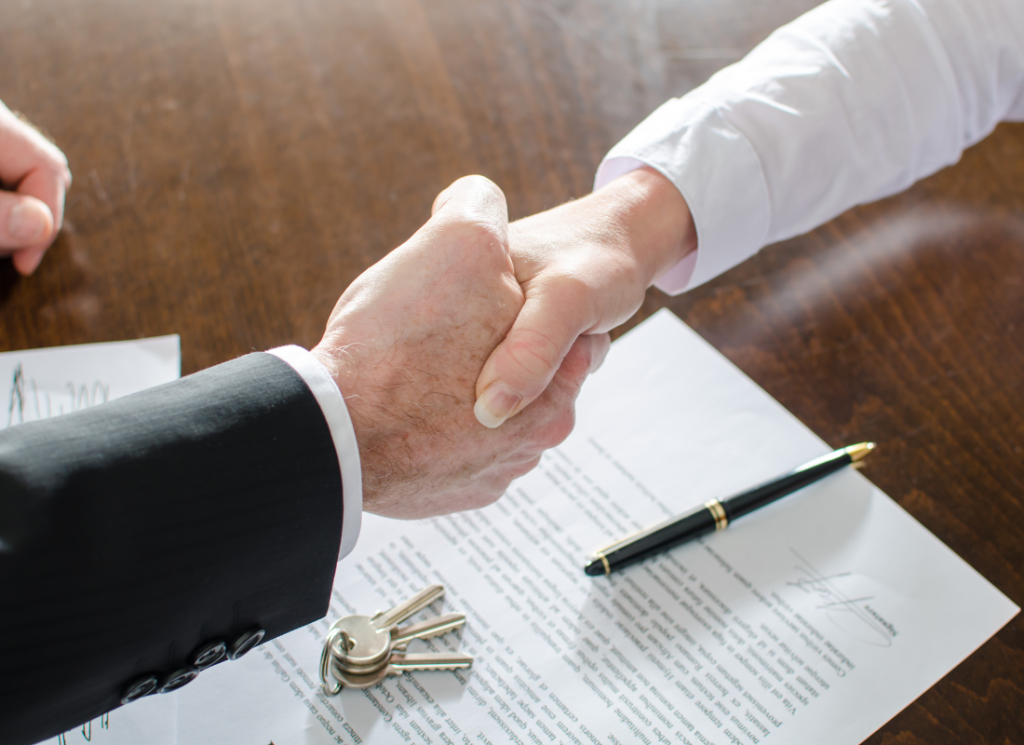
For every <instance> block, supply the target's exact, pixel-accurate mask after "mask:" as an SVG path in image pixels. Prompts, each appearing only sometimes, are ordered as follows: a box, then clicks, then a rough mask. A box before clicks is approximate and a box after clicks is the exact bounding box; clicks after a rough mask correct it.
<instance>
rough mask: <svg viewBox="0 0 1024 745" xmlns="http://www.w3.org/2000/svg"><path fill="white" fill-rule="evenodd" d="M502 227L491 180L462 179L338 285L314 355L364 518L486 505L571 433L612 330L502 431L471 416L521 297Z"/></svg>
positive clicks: (579, 347) (586, 344)
mask: <svg viewBox="0 0 1024 745" xmlns="http://www.w3.org/2000/svg"><path fill="white" fill-rule="evenodd" d="M507 224H508V212H507V208H506V206H505V197H504V195H503V194H502V193H501V191H500V190H499V189H498V188H497V187H496V186H495V185H494V184H492V183H491V182H490V181H488V180H487V179H484V178H482V177H479V176H471V177H468V178H464V179H460V180H459V181H456V182H455V183H454V184H453V185H452V186H450V187H449V188H448V189H446V190H445V191H444V192H442V193H441V194H440V195H439V196H438V198H437V200H436V201H435V202H434V209H433V216H432V217H431V218H430V220H429V221H428V222H427V223H426V225H424V226H423V227H422V228H421V229H420V230H419V231H417V233H416V234H415V235H413V236H412V238H410V239H409V240H408V241H407V242H406V243H404V244H403V245H402V246H400V247H399V248H397V249H395V250H394V251H392V252H391V253H390V254H389V255H388V256H387V257H385V258H384V259H383V260H382V261H380V262H378V263H377V264H375V265H374V266H373V267H371V268H370V269H369V270H367V271H366V272H364V273H363V274H362V275H361V276H360V277H359V278H358V279H357V280H356V281H355V282H354V283H352V285H351V286H350V287H349V288H348V289H347V290H346V291H345V293H344V294H343V295H342V296H341V299H340V300H339V301H338V304H337V305H336V306H335V308H334V312H333V313H332V314H331V318H330V320H329V321H328V324H327V331H326V333H325V334H324V338H323V341H321V342H320V344H319V345H318V346H317V347H316V348H315V349H313V354H315V355H316V356H317V358H318V359H319V360H320V361H321V362H322V363H323V364H324V365H325V367H327V369H328V370H330V371H331V372H332V375H333V376H334V379H335V381H336V382H337V383H338V387H339V388H340V389H341V392H342V394H343V395H344V396H345V401H346V403H347V405H348V409H349V413H350V415H351V417H352V422H353V426H354V428H355V432H356V439H357V440H358V442H359V456H360V459H361V461H362V472H363V495H364V496H363V504H364V506H365V508H366V509H367V510H368V511H370V512H376V513H378V514H382V515H388V516H391V517H403V518H416V517H426V516H429V515H438V514H444V513H448V512H454V511H457V510H464V509H471V508H476V507H482V506H484V505H486V504H489V503H490V502H493V501H494V500H495V499H497V498H498V497H500V496H501V495H502V494H503V493H504V492H505V489H506V488H507V487H508V484H509V482H511V480H512V479H514V478H516V477H518V476H521V475H523V474H524V473H526V472H527V471H529V470H530V469H532V468H533V467H534V466H535V465H536V464H537V462H538V461H539V459H540V456H541V454H542V453H543V452H544V450H546V449H547V448H550V447H553V446H554V445H557V444H558V443H559V442H561V441H562V440H563V439H565V437H566V436H567V435H568V434H569V432H570V431H571V430H572V426H573V422H574V414H573V405H574V402H575V399H576V395H577V393H578V392H579V388H580V386H581V385H582V384H583V380H584V379H585V378H586V376H587V374H588V373H589V372H590V371H591V369H593V368H595V367H596V366H597V365H598V364H600V362H601V361H602V360H603V359H604V355H605V353H606V352H607V350H608V343H609V342H608V336H607V335H598V336H589V337H586V338H584V339H581V340H580V341H579V343H577V344H575V345H574V346H573V347H572V349H571V350H570V351H569V352H568V354H566V355H565V359H564V361H563V362H562V364H561V367H560V369H559V370H558V371H557V373H556V374H554V375H553V380H552V383H551V385H550V386H548V388H547V390H546V391H545V393H544V395H543V396H541V397H540V398H539V399H538V401H537V402H536V404H535V405H534V406H532V407H531V408H530V411H529V412H527V413H526V414H524V415H523V416H521V417H517V418H516V420H515V422H514V423H510V425H509V426H508V427H505V428H503V429H502V430H501V431H500V432H497V431H493V430H490V429H486V428H485V427H482V426H481V425H480V424H479V423H478V422H477V420H476V419H475V417H474V415H473V402H474V400H475V399H476V391H475V383H476V379H477V376H478V375H479V373H480V369H481V367H482V366H483V364H484V361H485V360H486V359H487V357H488V355H490V353H491V352H492V351H493V350H494V348H495V346H497V344H498V343H499V342H500V341H501V340H502V339H504V338H505V335H506V334H507V333H508V331H509V329H510V328H511V327H512V323H513V321H514V320H515V318H516V315H517V314H518V313H519V311H520V309H521V307H522V305H523V301H524V295H523V291H522V289H521V288H520V286H519V283H518V282H517V281H516V277H515V274H514V273H513V268H512V260H511V258H510V255H509V249H508V225H507Z"/></svg>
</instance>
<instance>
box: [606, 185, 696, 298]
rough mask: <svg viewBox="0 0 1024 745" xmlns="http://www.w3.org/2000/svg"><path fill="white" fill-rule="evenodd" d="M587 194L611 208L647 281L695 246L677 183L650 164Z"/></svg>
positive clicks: (687, 214) (619, 228)
mask: <svg viewBox="0 0 1024 745" xmlns="http://www.w3.org/2000/svg"><path fill="white" fill-rule="evenodd" d="M588 199H594V200H595V201H599V202H602V203H604V204H603V206H604V208H605V209H608V210H609V217H610V218H611V219H612V220H613V221H614V224H615V226H616V228H617V229H618V230H620V231H621V234H622V237H623V239H624V241H625V245H626V249H627V250H628V251H630V253H631V254H632V256H633V260H634V262H635V264H636V266H637V267H638V269H639V271H641V272H642V274H643V278H644V282H645V286H650V285H652V284H653V283H654V280H656V279H657V278H658V277H659V276H661V275H662V274H664V273H665V272H667V271H668V270H669V269H671V268H672V267H673V266H675V265H676V264H678V263H679V262H680V261H682V260H683V258H685V257H686V256H687V255H688V254H690V253H692V252H693V251H696V250H697V230H696V227H695V225H694V222H693V216H692V215H691V213H690V208H689V205H687V203H686V200H685V199H684V198H683V195H682V194H681V193H680V191H679V189H678V188H677V187H676V185H675V184H674V183H672V181H670V180H669V179H668V178H666V177H665V176H663V175H662V174H660V173H658V172H657V171H655V170H654V169H653V168H650V167H647V166H643V167H641V168H638V169H636V170H634V171H630V172H629V173H627V174H624V175H622V176H619V177H618V178H617V179H615V180H613V181H611V182H609V183H608V184H606V185H605V186H604V187H602V188H601V189H599V190H598V191H596V192H594V193H593V194H592V195H590V197H588Z"/></svg>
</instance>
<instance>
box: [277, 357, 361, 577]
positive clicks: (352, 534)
mask: <svg viewBox="0 0 1024 745" xmlns="http://www.w3.org/2000/svg"><path fill="white" fill-rule="evenodd" d="M268 354H272V355H274V356H275V357H278V358H280V359H282V360H284V361H285V362H287V363H288V364H289V365H290V366H291V368H292V369H293V370H295V372H297V373H298V374H299V376H300V377H301V378H302V379H303V380H304V381H305V382H306V385H307V386H309V390H310V391H311V392H312V393H313V397H314V398H315V399H316V402H317V403H318V404H320V410H321V411H322V412H323V414H324V419H326V420H327V427H328V428H329V429H330V431H331V438H332V439H333V440H334V450H335V452H337V454H338V468H339V469H340V470H341V488H342V500H343V502H342V509H343V511H344V519H343V523H342V526H341V548H340V549H339V551H338V561H341V560H342V559H343V558H345V557H346V556H347V555H348V554H350V553H351V552H352V549H353V548H355V545H356V539H358V538H359V526H360V524H361V523H362V518H363V472H362V467H361V466H360V463H359V445H358V443H357V442H356V431H355V429H353V427H352V419H351V417H349V415H348V407H347V406H346V405H345V398H344V396H342V395H341V391H340V390H338V386H337V384H336V383H335V382H334V379H333V378H331V376H330V374H329V373H328V372H327V370H325V369H324V366H323V365H321V364H320V362H319V361H318V360H317V358H316V357H314V356H313V355H312V354H310V353H309V352H307V351H306V350H305V349H303V348H302V347H297V346H287V347H277V348H276V349H271V350H268Z"/></svg>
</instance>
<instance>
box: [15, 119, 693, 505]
mask: <svg viewBox="0 0 1024 745" xmlns="http://www.w3.org/2000/svg"><path fill="white" fill-rule="evenodd" d="M0 181H2V183H3V186H4V187H5V190H0V256H11V257H12V260H13V262H14V266H15V268H16V269H17V270H18V271H19V272H20V273H21V274H25V275H28V274H31V273H33V272H34V271H35V270H36V268H37V267H38V265H39V263H40V261H42V258H43V254H44V253H45V252H46V250H47V248H48V247H49V246H50V245H51V244H52V242H53V240H54V238H55V237H56V235H57V233H58V231H59V230H60V227H61V221H62V218H63V211H64V196H65V193H66V192H67V189H68V188H69V187H70V185H71V172H70V170H69V169H68V163H67V159H66V158H65V157H64V154H63V153H61V151H60V150H59V149H58V148H57V147H56V146H55V145H53V143H51V142H50V141H49V140H48V139H46V138H45V137H44V136H43V135H42V134H40V132H39V131H37V130H36V129H35V128H34V127H33V126H31V125H30V124H28V123H27V122H26V121H25V120H23V119H22V118H20V117H19V116H18V115H16V114H14V113H13V112H12V111H10V110H9V109H8V108H7V107H6V106H4V105H3V103H0ZM695 248H696V237H695V231H694V226H693V220H692V218H691V217H690V213H689V210H688V208H687V205H686V202H685V200H684V199H683V198H682V196H681V195H680V194H679V192H678V191H677V190H676V188H675V186H674V185H673V184H672V183H671V182H670V181H669V180H668V179H666V178H665V177H663V176H661V175H660V174H658V173H657V172H655V171H653V170H651V169H648V168H640V169H638V170H635V171H633V172H631V173H628V174H626V175H625V176H621V177H619V178H618V179H615V180H614V181H612V182H611V183H610V184H608V185H607V186H606V187H604V188H603V189H600V190H599V191H596V192H594V193H593V194H590V195H588V196H587V197H584V198H582V199H579V200H576V201H572V202H568V203H566V204H563V205H561V206H559V207H556V208H554V209H552V210H549V211H547V212H543V213H540V214H537V215H533V216H531V217H528V218H525V219H523V220H520V221H518V222H515V223H513V224H512V225H509V224H508V212H507V208H506V205H505V197H504V195H503V194H502V193H501V191H500V189H498V187H497V186H495V185H494V184H493V183H491V182H490V181H488V180H487V179H485V178H482V177H479V176H471V177H467V178H464V179H460V180H459V181H456V182H455V183H454V184H453V185H452V186H450V187H449V188H448V189H446V190H445V191H444V192H442V193H441V194H440V195H439V196H438V197H437V199H436V200H435V202H434V206H433V210H432V216H431V218H430V219H429V220H428V221H427V223H426V224H425V225H424V226H423V227H422V228H420V230H418V231H417V232H416V233H415V234H414V235H413V236H412V237H411V238H410V239H409V240H408V241H406V242H405V243H404V244H403V245H401V246H400V247H398V248H397V249H395V250H394V251H392V252H391V253H390V254H389V255H388V256H387V257H385V258H384V259H383V260H382V261H380V262H378V263H377V264H375V265H374V266H372V267H370V269H368V270H367V271H366V272H364V273H363V274H362V275H361V276H360V277H359V278H357V279H356V281H355V282H354V283H353V284H352V285H351V286H350V287H349V288H348V289H347V290H346V291H345V292H344V294H343V295H342V296H341V299H340V300H339V301H338V303H337V305H336V306H335V308H334V311H333V312H332V314H331V317H330V320H329V321H328V325H327V330H326V332H325V334H324V337H323V340H322V341H321V342H320V344H319V345H317V347H315V348H314V349H313V350H312V351H313V353H314V355H316V357H317V358H318V359H319V360H320V362H321V363H322V364H323V365H324V366H325V367H326V368H327V369H328V371H329V372H330V373H331V374H332V376H333V378H334V380H335V382H336V383H337V384H338V387H339V389H340V390H341V392H342V395H343V396H344V397H345V401H346V404H347V406H348V409H349V414H350V416H351V418H352V422H353V427H354V429H355V432H356V439H357V441H358V443H359V454H360V460H361V463H362V477H363V491H364V498H363V502H364V506H365V508H366V509H367V510H369V511H371V512H376V513H379V514H383V515H388V516H392V517H404V518H413V517H425V516H429V515H438V514H444V513H448V512H454V511H458V510H464V509H472V508H476V507H482V506H484V505H486V504H489V503H491V502H493V501H494V500H496V499H497V498H498V497H500V496H501V495H502V494H503V493H504V492H505V490H506V488H507V487H508V485H509V483H510V482H511V481H512V480H513V479H515V478H517V477H519V476H521V475H523V474H525V473H527V472H528V471H530V470H531V469H532V468H533V467H534V466H535V465H536V464H537V463H538V462H539V460H540V457H541V454H542V453H543V452H544V450H546V449H547V448H550V447H554V446H555V445H557V444H558V443H560V442H561V441H562V440H564V439H565V438H566V437H567V436H568V434H569V433H570V432H571V431H572V427H573V423H574V404H575V400H576V396H577V395H578V393H579V391H580V387H581V386H582V385H583V382H584V380H585V379H586V377H587V375H588V374H589V373H590V372H592V371H593V370H595V369H596V368H597V367H598V366H599V365H600V364H601V362H602V361H603V359H604V356H605V354H606V353H607V351H608V346H609V337H608V333H607V332H608V331H609V330H610V329H612V328H614V327H615V326H617V325H618V324H620V323H622V322H623V321H625V320H626V319H627V318H629V317H630V316H631V315H632V314H633V313H634V312H636V310H637V309H638V308H639V307H640V304H641V303H642V302H643V298H644V293H645V291H646V289H647V287H648V286H649V285H650V284H651V283H652V282H653V281H654V279H655V278H656V277H657V276H658V275H659V274H661V273H662V272H663V271H665V270H667V269H668V268H670V267H672V266H673V265H674V264H675V263H676V262H678V261H679V260H680V259H681V258H682V257H683V256H685V255H686V253H688V252H689V251H692V250H695Z"/></svg>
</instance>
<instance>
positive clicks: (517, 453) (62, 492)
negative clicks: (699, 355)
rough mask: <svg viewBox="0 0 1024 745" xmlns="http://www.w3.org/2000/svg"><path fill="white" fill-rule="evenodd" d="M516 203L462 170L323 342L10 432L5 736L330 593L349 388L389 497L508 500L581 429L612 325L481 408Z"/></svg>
mask: <svg viewBox="0 0 1024 745" xmlns="http://www.w3.org/2000/svg"><path fill="white" fill-rule="evenodd" d="M506 223H507V217H506V215H505V203H504V198H503V196H502V195H501V193H500V192H499V191H498V190H497V188H496V187H494V186H493V184H490V183H489V182H486V181H485V180H484V179H479V178H471V179H464V180H461V181H459V182H457V183H456V184H455V185H453V187H452V188H451V189H449V190H447V191H446V192H445V194H443V195H442V197H440V198H439V200H438V202H437V204H436V205H435V214H434V216H433V217H432V218H431V220H430V221H428V223H427V225H425V226H424V227H423V228H422V229H421V230H420V231H418V232H417V233H416V235H414V236H413V237H412V238H410V240H409V241H407V242H406V244H404V245H403V246H401V247H399V248H398V249H396V250H395V251H394V252H392V254H391V255H389V257H387V258H386V259H385V260H384V261H382V262H380V263H378V264H377V265H375V266H374V267H372V268H371V269H370V270H368V271H367V272H366V273H364V274H363V275H362V276H361V277H360V278H359V279H358V280H357V281H356V282H355V283H353V285H352V286H351V287H350V288H349V289H348V290H346V292H345V293H344V294H343V295H342V297H341V300H340V301H339V303H338V307H337V308H336V309H335V311H334V313H332V316H331V320H330V322H329V325H328V329H327V331H326V332H325V335H324V339H323V341H322V343H321V344H320V345H319V346H318V347H317V348H316V349H315V350H314V352H313V353H312V355H310V353H307V352H305V351H303V350H298V351H296V352H293V353H292V354H283V353H282V352H281V350H274V354H262V353H260V354H254V355H249V356H246V357H243V358H241V359H239V360H235V361H233V362H229V363H226V364H224V365H219V366H217V367H214V368H211V369H209V370H206V371H203V372H201V373H198V374H196V375H192V376H189V377H187V378H183V379H182V380H180V381H177V382H175V383H172V384H169V385H166V386H161V387H159V388H155V389H151V390H149V391H144V392H142V393H140V394H136V395H134V396H129V397H126V398H123V399H119V400H116V401H113V402H111V403H108V404H104V405H102V406H98V407H94V408H91V409H87V410H84V411H81V412H78V413H75V414H71V415H67V416H65V417H61V418H57V419H53V420H46V421H41V422H32V423H28V424H21V425H18V426H17V427H14V428H11V429H8V430H4V431H0V596H2V597H3V598H4V603H3V605H2V606H0V739H2V740H3V742H4V743H5V744H8V745H23V744H24V745H28V744H29V743H32V742H35V741H37V740H39V739H42V738H44V737H48V736H52V735H54V734H57V733H59V732H61V731H64V730H67V729H69V728H71V727H73V726H75V725H77V724H80V723H81V722H83V721H85V720H88V719H90V718H93V717H95V716H98V715H99V714H101V713H103V712H105V711H108V710H110V709H112V708H114V707H116V706H117V705H119V703H121V702H122V701H123V700H124V699H125V698H126V697H127V698H130V696H129V694H131V693H132V692H133V691H134V692H138V691H143V692H146V691H150V692H151V689H152V688H158V687H164V686H167V685H169V684H172V683H173V681H175V680H176V679H178V680H180V679H181V675H184V676H185V677H187V676H188V675H189V674H191V672H190V671H191V670H192V668H194V667H195V664H194V663H195V662H196V655H197V654H198V653H199V652H200V651H201V650H202V649H203V648H204V647H208V646H209V645H210V644H215V643H217V642H219V641H223V642H225V644H226V646H227V647H228V648H230V647H231V646H232V645H234V644H235V643H236V642H237V641H238V640H239V639H242V638H244V637H245V635H246V634H248V633H250V632H253V631H262V632H263V637H262V640H269V639H271V638H274V637H276V636H278V635H280V634H283V633H286V632H287V631H290V630H292V629H294V628H297V627H299V626H301V625H304V624H307V623H309V622H311V621H314V620H316V619H318V618H320V617H322V616H323V615H324V614H325V613H326V610H327V604H328V600H329V597H330V587H331V583H332V579H333V576H334V571H335V566H336V561H337V559H338V554H339V546H340V544H341V542H342V536H344V535H345V533H346V531H347V530H348V529H349V528H350V526H351V525H352V521H353V520H356V521H358V517H359V509H360V508H358V507H357V508H356V509H355V510H350V509H349V504H350V500H349V497H351V496H352V495H351V494H350V493H349V492H350V490H349V487H350V484H351V483H352V482H351V479H350V476H351V475H352V474H351V473H350V472H346V471H347V470H348V469H347V468H346V463H345V462H344V456H345V455H352V453H344V452H339V449H338V442H337V441H336V440H335V438H334V436H332V432H334V431H335V429H336V428H335V426H334V425H333V424H331V422H330V421H329V420H331V419H332V418H334V415H333V414H332V413H331V412H330V410H329V408H330V406H331V403H330V402H331V401H332V400H334V402H335V403H340V405H341V406H342V407H343V410H344V413H345V416H350V418H351V423H352V430H353V432H354V435H355V440H356V441H357V445H356V446H357V447H358V449H359V451H360V452H359V453H356V454H355V459H354V461H355V465H356V467H357V469H358V474H359V480H361V481H362V482H363V483H364V484H365V485H366V488H365V490H364V494H362V495H360V496H361V497H363V500H361V501H363V502H364V504H365V507H366V508H367V509H369V510H372V511H375V512H379V513H382V514H388V515H393V516H401V517H422V516H426V515H432V514H440V513H443V512H451V511H454V510H457V509H467V508H471V507H477V506H481V505H483V504H486V503H488V502H490V501H493V500H494V499H496V498H497V497H498V496H500V495H501V494H502V493H503V492H504V490H505V488H506V487H507V485H508V483H509V481H511V479H512V478H514V477H515V476H518V475H520V474H521V473H525V472H526V471H527V470H529V469H530V468H532V466H533V465H534V464H535V463H536V461H537V459H538V458H539V456H540V454H541V452H543V450H544V449H545V448H546V447H550V446H551V445H554V444H556V443H557V442H559V441H560V440H561V439H562V438H564V437H565V435H566V434H568V431H569V430H570V429H571V427H572V418H573V411H572V410H573V400H574V399H575V396H576V393H577V392H578V390H579V387H580V385H581V384H582V381H583V378H585V376H586V374H587V373H588V372H589V370H590V369H591V368H592V367H593V366H594V365H596V364H598V363H599V362H600V359H601V358H602V357H603V354H604V351H606V350H607V345H608V340H607V337H592V338H588V339H586V340H584V341H582V342H581V343H579V344H578V345H576V347H575V348H574V350H573V351H572V352H571V353H570V354H569V355H568V356H567V358H566V361H565V364H564V365H563V368H562V371H561V372H560V374H559V375H558V376H556V379H555V381H554V383H553V385H552V386H551V389H550V390H549V392H548V393H546V394H545V398H544V399H543V400H542V401H541V402H540V404H539V405H538V406H536V407H535V411H531V412H530V414H529V415H528V416H527V417H523V418H522V420H521V422H518V423H517V426H516V427H514V428H513V427H509V428H506V429H505V430H502V431H501V432H494V431H491V430H486V429H484V428H483V427H481V426H480V425H479V424H477V422H476V421H475V420H474V418H473V414H472V409H473V384H474V380H475V377H476V374H477V372H478V371H479V368H480V366H481V365H482V364H483V360H484V359H486V357H487V355H488V354H489V353H490V351H491V349H492V348H493V346H494V344H496V343H497V341H498V340H499V339H500V338H502V337H503V336H504V334H505V332H506V331H507V330H508V328H509V327H510V326H511V323H512V321H513V319H514V318H515V314H516V312H518V310H519V307H520V305H521V303H522V291H521V290H520V288H519V286H518V284H517V283H516V281H515V278H514V276H513V275H512V266H511V261H510V259H509V254H508V244H507V238H506V235H505V230H506ZM279 355H280V356H279ZM304 355H305V356H309V357H311V358H312V357H315V358H316V359H315V360H313V362H312V364H313V365H314V366H315V367H314V371H313V372H312V373H311V372H310V371H309V370H308V369H304V363H303V361H302V357H303V356H304ZM282 357H283V359H282ZM316 360H319V361H316ZM307 361H309V360H307ZM316 370H319V373H320V374H321V375H322V376H323V379H324V380H325V381H326V384H327V386H330V387H332V388H330V387H329V388H327V389H324V390H317V385H318V384H317V382H316V380H315V378H316V377H317V373H316ZM328 371H329V372H328ZM321 394H322V395H321ZM342 394H344V397H345V400H342ZM332 396H333V397H335V398H334V399H332V398H331V397H332ZM346 403H347V406H346ZM334 414H337V412H334ZM360 456H361V457H360ZM250 638H251V637H250ZM176 676H178V677H176ZM147 681H148V682H149V683H148V684H149V686H150V687H149V688H146V687H145V686H146V685H147Z"/></svg>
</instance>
